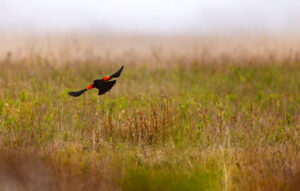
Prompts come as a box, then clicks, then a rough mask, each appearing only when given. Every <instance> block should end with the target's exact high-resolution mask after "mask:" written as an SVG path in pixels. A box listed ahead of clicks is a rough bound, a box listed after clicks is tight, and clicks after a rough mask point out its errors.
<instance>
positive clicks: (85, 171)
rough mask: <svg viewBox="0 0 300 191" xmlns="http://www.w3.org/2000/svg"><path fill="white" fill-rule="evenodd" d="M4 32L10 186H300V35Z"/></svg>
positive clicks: (4, 166)
mask: <svg viewBox="0 0 300 191" xmlns="http://www.w3.org/2000/svg"><path fill="white" fill-rule="evenodd" d="M2 38H3V39H1V40H3V43H2V44H1V45H0V55H1V58H0V125H1V127H0V139H1V142H0V153H1V155H0V189H2V190H297V189H299V187H300V184H299V173H300V166H299V164H300V163H299V160H300V158H299V148H300V144H299V143H300V142H299V138H298V134H299V127H300V118H299V116H300V115H299V114H300V97H299V93H300V86H299V84H300V78H299V76H300V61H299V56H298V53H299V50H300V49H299V45H298V40H297V39H295V38H292V37H289V38H287V37H278V38H275V37H256V38H254V37H253V38H250V37H243V38H242V37H239V38H225V37H223V38H220V37H219V38H217V37H207V38H205V37H181V38H175V37H147V38H146V37H138V36H127V37H124V36H123V37H106V38H104V37H97V38H96V37H95V38H91V37H90V38H87V37H83V36H81V37H80V36H73V37H72V36H71V37H70V36H69V37H66V36H57V37H53V36H51V37H47V38H45V37H43V38H42V37H39V38H35V39H33V38H29V37H28V38H27V39H24V38H15V39H14V38H11V37H5V36H2ZM120 65H125V70H124V73H123V74H122V77H121V78H120V79H118V82H117V85H116V86H115V87H114V88H113V90H112V91H111V92H110V93H109V94H107V95H104V96H102V97H98V96H97V95H96V94H95V92H87V93H86V94H85V95H84V96H82V97H79V98H78V99H74V98H72V97H69V96H68V95H67V92H68V91H69V90H71V89H77V88H79V89H80V88H82V87H83V86H86V85H88V84H89V83H90V82H91V81H92V80H93V79H94V78H96V77H99V76H102V75H105V74H107V73H110V72H112V71H114V70H115V69H116V68H118V67H119V66H120Z"/></svg>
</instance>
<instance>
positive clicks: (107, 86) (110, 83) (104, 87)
mask: <svg viewBox="0 0 300 191" xmlns="http://www.w3.org/2000/svg"><path fill="white" fill-rule="evenodd" d="M115 83H116V80H113V81H108V82H103V83H101V84H100V86H99V93H98V95H102V94H105V93H106V92H108V91H109V90H110V89H111V88H112V87H113V86H114V85H115Z"/></svg>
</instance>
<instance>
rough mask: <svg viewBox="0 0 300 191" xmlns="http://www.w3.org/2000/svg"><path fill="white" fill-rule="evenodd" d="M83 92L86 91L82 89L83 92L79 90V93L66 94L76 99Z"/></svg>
mask: <svg viewBox="0 0 300 191" xmlns="http://www.w3.org/2000/svg"><path fill="white" fill-rule="evenodd" d="M85 91H87V89H83V90H79V91H75V92H69V93H68V94H69V95H70V96H73V97H78V96H80V95H81V94H83V93H84V92H85Z"/></svg>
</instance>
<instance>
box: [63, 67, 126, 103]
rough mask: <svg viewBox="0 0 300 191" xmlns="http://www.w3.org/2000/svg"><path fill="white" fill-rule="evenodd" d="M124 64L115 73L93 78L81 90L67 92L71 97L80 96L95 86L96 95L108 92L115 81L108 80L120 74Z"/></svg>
mask: <svg viewBox="0 0 300 191" xmlns="http://www.w3.org/2000/svg"><path fill="white" fill-rule="evenodd" d="M123 68H124V66H122V67H121V68H120V69H119V70H118V71H117V72H116V73H114V74H113V75H110V76H105V77H104V78H102V79H98V80H94V83H93V84H91V85H89V86H88V87H87V88H85V89H83V90H79V91H76V92H69V93H68V94H69V95H70V96H73V97H77V96H80V95H81V94H83V93H84V92H85V91H87V90H90V89H92V88H97V89H99V93H98V95H102V94H105V93H106V92H108V91H109V90H110V89H111V88H112V87H113V86H114V85H115V83H116V80H113V81H109V80H111V79H112V78H117V77H119V76H120V75H121V72H122V70H123Z"/></svg>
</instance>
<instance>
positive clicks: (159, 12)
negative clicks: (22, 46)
mask: <svg viewBox="0 0 300 191" xmlns="http://www.w3.org/2000/svg"><path fill="white" fill-rule="evenodd" d="M0 30H4V31H14V30H15V31H22V30H24V31H41V32H49V31H56V32H60V31H69V30H70V31H75V32H80V31H91V30H92V31H93V30H96V31H114V32H138V33H143V32H147V33H159V32H170V33H172V32H176V33H185V32H195V33H200V32H201V33H210V32H214V33H216V32H236V31H242V32H247V31H249V32H257V31H258V32H260V31H269V32H275V33H278V32H286V31H289V30H292V31H300V1H299V0H198V1H196V0H107V1H103V0H0Z"/></svg>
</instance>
